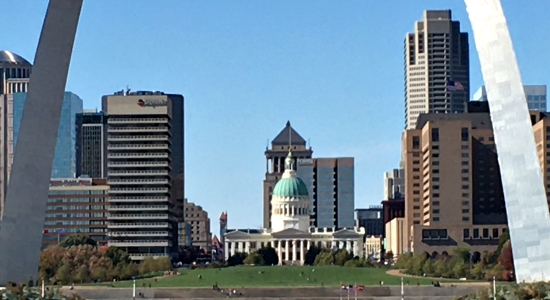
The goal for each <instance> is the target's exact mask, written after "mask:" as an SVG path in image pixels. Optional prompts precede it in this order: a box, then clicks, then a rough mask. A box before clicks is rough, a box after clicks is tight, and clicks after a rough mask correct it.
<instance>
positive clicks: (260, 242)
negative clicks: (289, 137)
mask: <svg viewBox="0 0 550 300" xmlns="http://www.w3.org/2000/svg"><path fill="white" fill-rule="evenodd" d="M285 165H286V168H285V172H284V174H283V176H282V178H281V180H279V182H277V185H275V188H274V189H273V196H272V200H271V204H272V205H271V206H272V210H273V212H272V217H271V224H272V228H265V229H260V230H254V229H245V230H236V229H234V230H231V229H229V230H227V233H226V234H225V243H224V248H225V259H226V260H227V259H229V257H230V256H232V255H234V254H235V253H237V252H244V253H251V252H253V251H256V250H258V249H260V248H262V247H266V246H268V245H269V246H271V247H273V248H274V249H275V251H276V252H277V254H278V256H279V264H282V263H283V262H285V263H286V264H299V265H302V264H303V263H304V258H305V254H306V253H307V251H308V249H309V248H310V247H311V246H316V247H319V248H328V249H333V250H337V249H347V251H348V252H351V253H353V254H354V255H355V256H359V257H363V256H364V254H363V253H364V242H363V239H364V235H365V229H364V228H363V227H361V228H357V227H355V228H314V227H310V226H309V224H310V222H309V221H310V211H311V200H310V198H309V194H308V190H307V186H306V184H305V183H304V182H303V181H302V180H301V179H300V178H298V177H297V176H296V171H295V170H294V158H293V157H292V152H289V154H288V157H287V158H286V164H285Z"/></svg>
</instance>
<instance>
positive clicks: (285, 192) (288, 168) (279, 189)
mask: <svg viewBox="0 0 550 300" xmlns="http://www.w3.org/2000/svg"><path fill="white" fill-rule="evenodd" d="M273 196H278V197H283V198H294V197H296V198H298V197H301V196H304V197H308V196H309V192H308V190H307V186H306V184H305V183H304V181H303V180H302V179H300V178H298V176H297V175H296V171H295V170H294V157H292V151H289V152H288V156H287V157H286V160H285V172H284V173H283V176H282V178H281V180H279V182H277V184H276V185H275V188H274V189H273Z"/></svg>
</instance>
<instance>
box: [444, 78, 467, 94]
mask: <svg viewBox="0 0 550 300" xmlns="http://www.w3.org/2000/svg"><path fill="white" fill-rule="evenodd" d="M447 90H449V91H454V92H462V91H464V86H462V83H460V82H458V81H452V80H449V81H448V82H447Z"/></svg>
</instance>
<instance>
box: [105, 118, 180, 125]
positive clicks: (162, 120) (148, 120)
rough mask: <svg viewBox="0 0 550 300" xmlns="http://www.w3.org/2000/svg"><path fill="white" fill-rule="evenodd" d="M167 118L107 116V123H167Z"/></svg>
mask: <svg viewBox="0 0 550 300" xmlns="http://www.w3.org/2000/svg"><path fill="white" fill-rule="evenodd" d="M169 122H170V120H168V118H108V119H107V124H147V123H149V124H156V123H169Z"/></svg>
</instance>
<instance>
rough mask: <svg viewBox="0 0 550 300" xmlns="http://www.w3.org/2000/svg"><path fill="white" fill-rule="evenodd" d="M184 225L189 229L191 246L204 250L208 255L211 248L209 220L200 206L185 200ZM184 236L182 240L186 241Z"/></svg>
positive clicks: (206, 213)
mask: <svg viewBox="0 0 550 300" xmlns="http://www.w3.org/2000/svg"><path fill="white" fill-rule="evenodd" d="M184 206H185V223H187V224H189V226H190V228H191V232H190V233H191V236H190V240H191V245H192V246H196V247H200V248H201V249H204V251H206V253H209V252H210V250H211V248H212V232H210V218H209V217H208V212H207V211H205V210H204V209H203V208H202V206H200V205H196V204H195V203H193V202H187V199H185V202H184ZM186 238H187V237H186V236H185V237H184V238H183V240H186Z"/></svg>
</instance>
